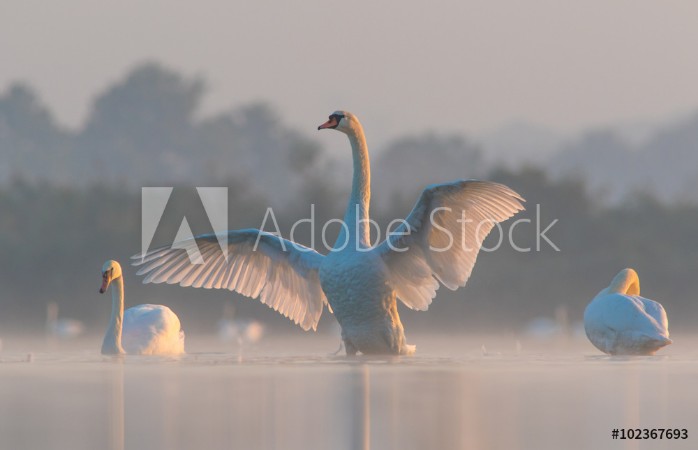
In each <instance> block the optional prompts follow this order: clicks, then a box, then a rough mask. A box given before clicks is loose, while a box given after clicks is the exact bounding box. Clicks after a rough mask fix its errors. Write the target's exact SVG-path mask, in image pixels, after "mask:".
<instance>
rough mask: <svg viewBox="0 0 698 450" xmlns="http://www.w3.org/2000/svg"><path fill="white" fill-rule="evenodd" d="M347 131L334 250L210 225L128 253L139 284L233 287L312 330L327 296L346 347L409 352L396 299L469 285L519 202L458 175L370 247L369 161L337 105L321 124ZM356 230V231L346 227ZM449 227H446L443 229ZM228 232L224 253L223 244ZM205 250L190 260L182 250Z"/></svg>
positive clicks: (413, 301) (423, 305) (418, 305)
mask: <svg viewBox="0 0 698 450" xmlns="http://www.w3.org/2000/svg"><path fill="white" fill-rule="evenodd" d="M321 129H333V130H337V131H340V132H342V133H344V134H346V135H347V136H348V137H349V143H350V144H351V150H352V156H353V161H354V175H353V181H352V190H351V197H350V198H349V204H348V205H347V209H346V213H345V216H344V224H345V225H346V226H343V227H342V230H341V231H340V233H339V237H338V238H337V242H336V243H335V247H334V249H333V250H332V251H331V252H330V253H329V254H327V255H325V256H323V255H321V254H319V253H317V252H316V251H314V250H313V249H310V248H307V247H304V246H302V245H300V244H297V243H294V242H291V241H288V240H286V239H283V238H281V237H279V236H276V235H274V234H270V233H266V232H264V231H259V230H256V229H246V230H238V231H228V232H226V233H221V234H219V235H215V234H209V235H202V236H198V237H196V238H194V239H193V240H189V241H183V242H180V243H178V244H177V245H173V246H171V247H161V248H157V249H155V250H151V251H149V252H146V253H145V254H142V255H136V256H134V257H133V259H135V260H136V261H135V262H134V263H133V264H134V265H136V266H141V268H140V270H139V271H138V275H146V277H145V278H144V279H143V282H144V283H163V282H166V283H169V284H175V283H176V284H179V285H180V286H192V287H203V288H216V289H229V290H231V291H233V290H234V291H236V292H239V293H240V294H243V295H246V296H249V297H252V298H256V297H259V299H260V301H262V303H264V304H266V305H268V306H269V307H271V308H273V309H275V310H277V311H279V312H280V313H281V314H283V315H284V316H286V317H288V318H289V319H291V320H293V321H294V322H295V323H296V324H298V325H300V326H301V327H302V328H303V329H304V330H309V329H313V330H314V329H316V327H317V323H318V320H319V319H320V315H321V314H322V309H323V306H324V305H326V304H328V305H329V308H330V310H331V311H332V312H334V314H335V317H336V318H337V321H338V322H339V324H340V326H341V328H342V340H343V342H344V348H345V349H346V353H347V354H348V355H353V354H356V353H357V352H361V353H364V354H411V353H413V352H414V349H415V347H414V346H412V345H407V343H406V342H405V335H404V332H403V327H402V323H401V322H400V317H399V315H398V310H397V302H396V300H397V299H400V300H401V301H402V302H403V303H404V304H405V305H406V306H407V307H408V308H411V309H416V310H421V311H424V310H426V309H427V308H428V307H429V304H430V303H431V301H432V299H433V298H434V297H435V296H436V290H437V289H438V288H439V283H441V284H443V285H444V286H446V287H447V288H449V289H452V290H455V289H457V288H458V287H459V286H465V283H466V281H467V280H468V278H469V277H470V273H471V271H472V269H473V266H474V265H475V259H476V257H477V254H478V251H479V250H480V246H481V244H482V241H483V240H484V239H485V237H486V236H487V234H488V233H489V232H490V230H491V229H492V227H493V226H494V224H495V223H497V222H501V221H504V220H506V219H508V218H509V217H511V216H513V215H514V214H516V213H517V212H518V211H521V210H523V206H522V204H521V201H523V199H522V198H521V197H520V196H519V195H518V194H517V193H516V192H514V191H512V190H511V189H509V188H508V187H506V186H504V185H501V184H497V183H491V182H486V181H476V180H468V181H466V180H460V181H454V182H451V183H445V184H435V185H431V186H428V187H427V188H426V189H425V190H424V191H423V192H422V194H421V196H420V198H419V200H418V201H417V204H416V205H415V206H414V209H413V210H412V212H411V213H410V214H409V216H408V217H407V219H406V220H405V221H403V223H402V225H401V226H400V227H398V228H397V229H396V230H395V231H394V232H393V233H392V234H391V235H390V236H389V237H388V239H386V240H385V241H383V242H382V243H381V244H380V245H376V246H372V245H371V237H370V226H369V223H368V219H369V216H368V210H369V201H370V197H371V190H370V167H369V158H368V147H367V145H366V140H365V138H364V133H363V129H362V127H361V124H360V123H359V120H358V119H357V118H356V116H355V115H353V114H351V113H349V112H345V111H337V112H335V113H333V114H332V115H330V117H329V120H328V121H327V122H325V123H323V124H322V125H320V126H319V127H318V130H321ZM350 228H351V229H353V231H352V230H350ZM449 233H450V236H449ZM219 239H225V240H226V241H227V249H226V250H227V252H226V253H227V256H226V255H225V254H224V252H223V251H222V250H221V248H220V246H219ZM195 249H196V251H199V250H200V252H201V255H202V256H203V257H204V258H203V259H204V262H203V263H200V264H194V263H192V261H190V259H189V257H188V251H189V250H191V251H194V250H195Z"/></svg>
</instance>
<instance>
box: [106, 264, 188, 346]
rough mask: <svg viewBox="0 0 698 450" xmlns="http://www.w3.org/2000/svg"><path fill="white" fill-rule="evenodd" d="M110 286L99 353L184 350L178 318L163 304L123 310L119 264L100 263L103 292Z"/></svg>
mask: <svg viewBox="0 0 698 450" xmlns="http://www.w3.org/2000/svg"><path fill="white" fill-rule="evenodd" d="M110 284H111V285H112V288H111V296H112V310H111V320H110V321H109V328H107V333H106V334H105V335H104V341H103V343H102V354H103V355H118V354H123V353H128V354H132V355H176V354H181V353H184V332H183V331H182V328H181V326H180V323H179V318H178V317H177V315H176V314H175V313H173V312H172V310H171V309H170V308H168V307H167V306H163V305H138V306H134V307H133V308H129V309H127V310H126V312H124V277H123V275H122V273H121V265H119V263H118V262H116V261H107V262H105V263H104V266H102V287H100V288H99V293H100V294H103V293H104V292H106V290H107V289H108V288H109V285H110Z"/></svg>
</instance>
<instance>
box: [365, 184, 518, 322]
mask: <svg viewBox="0 0 698 450" xmlns="http://www.w3.org/2000/svg"><path fill="white" fill-rule="evenodd" d="M522 201H524V200H523V198H521V196H519V195H518V194H517V193H516V192H514V191H513V190H511V189H509V188H508V187H507V186H504V185H502V184H498V183H492V182H488V181H477V180H461V181H455V182H452V183H446V184H434V185H431V186H427V188H426V189H424V191H423V192H422V195H421V196H420V197H419V200H418V201H417V204H416V205H415V206H414V208H413V209H412V212H411V213H410V215H409V216H407V219H406V223H403V224H402V225H401V226H400V227H398V228H397V229H396V230H395V232H394V233H392V234H391V236H390V237H389V238H388V239H386V240H385V241H384V242H383V243H381V245H379V246H378V247H377V248H376V249H375V251H377V252H379V253H380V254H381V256H382V257H383V260H384V261H385V263H386V265H387V267H388V270H389V272H390V273H389V282H390V284H391V286H392V287H393V289H395V291H396V292H397V296H398V298H399V299H400V300H402V302H403V303H405V305H407V306H408V307H410V308H412V309H417V310H421V311H425V310H426V309H427V308H428V307H429V304H430V303H431V301H432V299H433V298H434V296H435V295H436V290H437V289H438V288H439V281H440V282H441V283H442V284H443V285H444V286H446V287H447V288H449V289H451V290H455V289H457V288H458V287H459V286H465V283H466V281H468V278H469V277H470V273H471V272H472V270H473V266H474V265H475V259H476V258H477V254H478V252H479V251H480V246H481V245H482V241H483V240H484V239H485V237H487V234H488V233H489V232H490V230H491V229H492V227H494V224H495V223H498V222H502V221H504V220H506V219H508V218H509V217H511V216H513V215H514V214H516V213H517V212H518V211H521V210H523V209H524V207H523V205H522V204H521V202H522ZM402 233H406V234H404V235H403V234H402Z"/></svg>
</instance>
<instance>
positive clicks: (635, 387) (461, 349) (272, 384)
mask: <svg viewBox="0 0 698 450" xmlns="http://www.w3.org/2000/svg"><path fill="white" fill-rule="evenodd" d="M672 337H673V338H674V340H675V342H676V344H674V345H673V346H671V347H669V348H667V349H665V350H664V351H662V352H660V355H658V356H655V357H635V358H609V357H605V356H602V355H600V354H599V353H598V352H596V351H595V350H594V349H593V348H592V347H591V346H590V345H589V344H588V343H586V342H584V341H583V340H580V341H569V340H562V341H525V340H524V341H521V342H520V343H518V344H517V342H516V339H515V338H503V337H481V336H480V337H477V336H459V337H425V336H410V341H411V342H412V343H416V344H417V351H418V355H417V356H415V357H411V358H395V359H391V358H371V359H365V358H356V359H346V358H343V357H333V356H329V355H328V353H329V352H331V351H332V350H334V349H335V348H336V344H337V342H336V340H334V339H328V338H323V337H321V336H308V337H307V338H305V337H304V338H294V339H286V338H281V337H276V338H272V339H267V340H265V341H263V342H262V343H260V344H258V345H257V346H255V347H253V348H247V349H243V351H242V353H240V351H239V349H238V348H237V346H234V345H232V344H228V345H223V344H220V343H218V342H216V341H214V340H213V339H208V340H207V339H203V338H201V339H198V340H197V339H194V338H191V339H190V340H189V351H190V353H189V354H188V355H186V356H184V357H182V358H177V359H174V358H147V357H125V358H124V359H122V360H118V359H117V360H115V359H111V358H104V357H102V356H101V355H99V354H98V348H99V344H100V342H99V338H95V339H92V340H86V341H83V342H80V343H72V344H70V345H66V344H61V345H58V344H53V345H52V346H50V347H48V348H46V344H45V343H43V344H42V345H39V344H37V343H34V344H32V343H31V342H29V343H27V342H12V341H11V340H10V341H8V340H7V339H5V349H4V350H3V351H0V448H2V449H13V450H15V449H63V448H64V449H76V450H80V449H90V450H93V449H123V448H128V449H140V448H149V449H156V448H162V449H192V448H205V449H304V450H306V449H362V448H372V449H381V450H390V449H400V450H403V449H457V448H458V449H460V448H462V449H562V448H565V449H577V448H579V449H582V448H583V449H604V448H609V449H629V448H648V449H649V448H651V449H655V448H667V449H689V448H691V449H694V448H698V350H696V349H698V347H696V345H695V344H696V343H698V339H696V338H689V337H685V336H684V337H681V336H680V335H674V336H672ZM483 344H484V345H485V348H484V349H483V348H482V345H483ZM33 349H38V350H33ZM30 352H31V354H30ZM621 427H625V428H638V427H639V428H669V427H670V428H687V429H688V435H689V439H688V440H684V441H676V440H671V441H667V440H663V441H630V440H625V441H623V440H612V439H611V430H612V429H613V428H621Z"/></svg>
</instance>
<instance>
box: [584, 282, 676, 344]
mask: <svg viewBox="0 0 698 450" xmlns="http://www.w3.org/2000/svg"><path fill="white" fill-rule="evenodd" d="M584 330H585V331H586V334H587V337H588V338H589V340H590V341H591V343H592V344H594V346H595V347H596V348H598V349H599V350H601V351H602V352H604V353H608V354H611V355H652V354H654V352H656V351H657V350H659V349H660V348H662V347H664V346H666V345H669V344H671V342H672V341H671V339H669V322H668V320H667V316H666V312H665V311H664V308H663V307H662V305H661V304H659V303H657V302H655V301H653V300H649V299H646V298H643V297H640V278H639V277H638V276H637V272H635V271H634V270H633V269H623V270H621V271H620V273H619V274H618V275H616V277H615V278H614V279H613V281H612V282H611V285H610V286H609V287H607V288H605V289H603V290H602V291H601V292H599V293H598V295H597V296H596V297H595V298H594V300H592V302H591V303H589V305H588V306H587V307H586V310H585V311H584Z"/></svg>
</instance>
